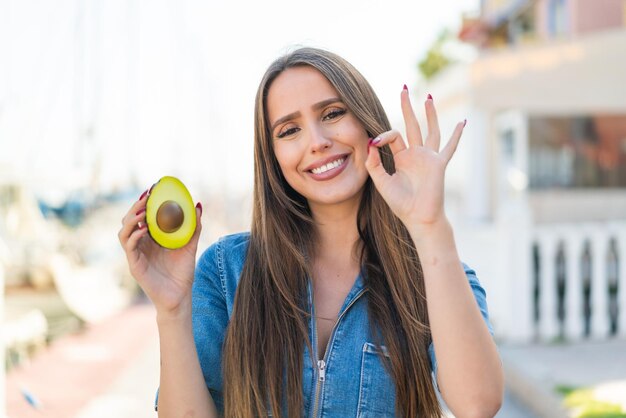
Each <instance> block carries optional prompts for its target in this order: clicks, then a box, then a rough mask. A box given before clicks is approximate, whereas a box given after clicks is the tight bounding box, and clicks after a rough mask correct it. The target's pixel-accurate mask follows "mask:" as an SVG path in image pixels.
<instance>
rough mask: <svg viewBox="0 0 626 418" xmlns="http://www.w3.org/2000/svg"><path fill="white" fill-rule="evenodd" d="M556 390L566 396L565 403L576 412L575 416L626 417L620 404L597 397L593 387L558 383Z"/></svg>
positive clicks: (579, 417) (576, 417)
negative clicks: (594, 394) (600, 399)
mask: <svg viewBox="0 0 626 418" xmlns="http://www.w3.org/2000/svg"><path fill="white" fill-rule="evenodd" d="M555 390H556V391H557V392H559V393H560V394H562V395H563V396H564V399H563V404H564V405H565V406H566V407H567V408H568V409H571V410H572V411H574V412H575V414H574V415H573V416H574V417H575V418H626V411H624V410H623V409H622V408H621V406H620V405H618V404H614V403H611V402H605V401H599V400H597V399H595V398H594V396H593V390H592V389H589V388H577V387H574V386H568V385H558V386H556V387H555Z"/></svg>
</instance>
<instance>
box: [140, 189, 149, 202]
mask: <svg viewBox="0 0 626 418" xmlns="http://www.w3.org/2000/svg"><path fill="white" fill-rule="evenodd" d="M147 194H148V191H147V190H146V191H145V192H143V193H142V194H141V196H139V200H141V199H143V198H144V197H146V195H147Z"/></svg>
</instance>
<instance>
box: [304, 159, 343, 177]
mask: <svg viewBox="0 0 626 418" xmlns="http://www.w3.org/2000/svg"><path fill="white" fill-rule="evenodd" d="M344 161H345V158H340V159H338V160H335V161H333V162H332V163H328V164H326V165H323V166H321V167H318V168H314V169H313V170H311V171H312V172H313V173H314V174H321V173H325V172H327V171H328V170H330V169H333V168H335V167H339V166H340V165H341V164H343V162H344Z"/></svg>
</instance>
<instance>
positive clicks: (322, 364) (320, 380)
mask: <svg viewBox="0 0 626 418" xmlns="http://www.w3.org/2000/svg"><path fill="white" fill-rule="evenodd" d="M366 291H367V289H362V290H361V291H360V292H359V293H358V294H357V295H356V296H355V297H354V299H352V302H350V304H349V305H348V306H346V309H344V310H343V312H342V313H341V314H340V315H339V318H337V321H335V325H333V329H332V331H331V332H330V337H329V338H328V342H327V343H326V350H324V358H323V359H321V360H318V361H317V372H318V374H317V383H316V385H315V404H314V405H313V416H312V418H317V413H318V409H319V398H320V393H321V391H322V387H321V386H322V385H323V384H324V382H325V381H326V360H327V359H328V347H329V346H330V343H331V342H332V340H333V337H334V335H335V329H336V328H337V324H339V321H341V318H342V317H343V316H344V315H345V313H346V312H348V309H350V307H351V306H352V305H354V303H355V302H356V301H357V300H358V299H359V298H360V297H361V295H362V294H363V293H365V292H366ZM314 331H315V354H316V355H317V322H315V328H314Z"/></svg>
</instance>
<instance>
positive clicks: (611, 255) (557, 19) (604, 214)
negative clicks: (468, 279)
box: [427, 0, 626, 342]
mask: <svg viewBox="0 0 626 418" xmlns="http://www.w3.org/2000/svg"><path fill="white" fill-rule="evenodd" d="M592 3H593V4H592ZM460 38H461V39H462V40H465V41H469V42H472V43H474V44H477V45H478V46H479V48H480V53H479V56H478V58H477V59H476V60H475V61H473V62H471V63H469V64H455V65H452V66H450V67H448V68H446V69H445V70H444V71H442V72H441V73H439V74H437V75H436V76H435V77H434V78H432V79H431V80H430V81H429V83H428V85H427V89H428V92H430V93H432V95H433V96H434V98H435V103H436V105H437V109H438V112H439V115H440V117H439V120H440V123H441V125H442V126H453V125H454V123H456V121H458V120H463V119H464V118H467V119H468V125H467V128H466V131H465V133H464V137H463V139H462V140H461V145H460V146H459V149H458V151H457V155H456V156H455V158H454V159H453V164H452V165H451V169H450V173H449V178H448V186H449V196H448V197H447V199H448V206H449V207H450V212H451V213H452V214H453V217H454V220H455V222H456V225H458V227H459V228H460V229H459V231H458V232H457V234H458V235H459V242H460V247H461V248H460V251H461V253H462V255H463V258H464V260H465V261H467V262H468V264H471V265H472V267H475V268H476V270H477V272H478V275H479V279H481V282H483V284H484V285H485V287H486V289H487V293H488V295H487V296H488V303H489V307H490V314H491V318H492V321H493V324H494V328H495V331H496V336H497V337H498V338H500V339H502V340H508V341H519V342H526V341H532V340H542V341H552V340H555V339H563V338H565V339H567V340H576V339H582V338H594V339H606V338H614V337H622V338H624V337H626V2H625V1H622V0H617V1H615V0H601V1H594V2H590V1H584V0H571V1H568V0H555V1H550V0H537V1H502V0H501V1H483V2H482V10H481V15H480V16H479V17H478V18H474V19H465V22H464V26H463V29H462V30H461V33H460Z"/></svg>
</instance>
